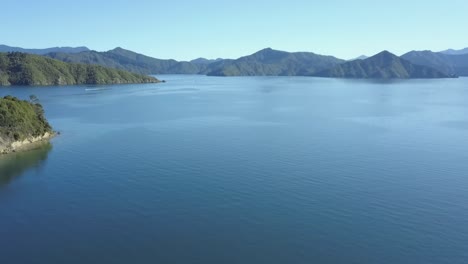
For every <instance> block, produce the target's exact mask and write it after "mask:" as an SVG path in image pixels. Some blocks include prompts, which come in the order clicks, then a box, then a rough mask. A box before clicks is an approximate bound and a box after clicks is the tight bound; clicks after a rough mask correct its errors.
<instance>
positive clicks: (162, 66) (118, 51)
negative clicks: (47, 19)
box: [46, 48, 207, 74]
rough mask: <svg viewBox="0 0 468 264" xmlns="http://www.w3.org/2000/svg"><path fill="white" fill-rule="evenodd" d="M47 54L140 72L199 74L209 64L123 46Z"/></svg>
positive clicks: (58, 58)
mask: <svg viewBox="0 0 468 264" xmlns="http://www.w3.org/2000/svg"><path fill="white" fill-rule="evenodd" d="M46 56H48V57H50V58H54V59H57V60H61V61H64V62H73V63H84V64H96V65H101V66H105V67H110V68H114V69H120V70H125V71H130V72H134V73H139V74H198V73H200V72H201V71H202V70H203V69H205V68H206V65H207V64H199V63H191V62H186V61H185V62H184V61H183V62H178V61H176V60H161V59H155V58H151V57H148V56H145V55H142V54H138V53H135V52H133V51H129V50H125V49H122V48H115V49H113V50H109V51H105V52H98V51H85V52H80V53H73V54H71V53H63V52H62V53H49V54H47V55H46Z"/></svg>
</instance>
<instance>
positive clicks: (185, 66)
mask: <svg viewBox="0 0 468 264" xmlns="http://www.w3.org/2000/svg"><path fill="white" fill-rule="evenodd" d="M0 47H1V48H3V50H0V51H17V50H18V49H19V50H20V51H22V52H26V53H40V54H42V55H44V56H47V57H50V58H54V59H58V60H61V61H64V62H73V63H83V64H96V65H101V66H105V67H111V68H116V69H120V70H125V71H130V72H134V73H139V74H204V75H209V76H267V75H275V76H281V75H283V76H322V77H342V78H444V77H455V76H468V48H466V49H463V50H446V51H442V52H432V51H411V52H408V53H406V54H404V55H402V56H401V57H398V56H395V55H393V54H391V53H389V52H382V53H379V54H377V55H375V56H372V57H367V56H364V55H362V56H360V57H358V58H356V59H353V60H350V61H345V60H342V59H339V58H336V57H333V56H324V55H319V54H315V53H311V52H285V51H279V50H274V49H271V48H267V49H263V50H260V51H258V52H255V53H253V54H251V55H248V56H244V57H241V58H238V59H215V60H209V59H205V58H198V59H194V60H191V61H176V60H172V59H168V60H164V59H156V58H152V57H149V56H145V55H143V54H139V53H136V52H133V51H130V50H125V49H123V48H115V49H113V50H109V51H105V52H98V51H93V50H89V49H88V48H86V47H78V48H66V47H65V48H50V49H42V50H40V49H21V48H13V47H8V46H4V45H0ZM8 48H10V50H8ZM51 50H52V51H51ZM46 51H49V52H48V53H44V52H46Z"/></svg>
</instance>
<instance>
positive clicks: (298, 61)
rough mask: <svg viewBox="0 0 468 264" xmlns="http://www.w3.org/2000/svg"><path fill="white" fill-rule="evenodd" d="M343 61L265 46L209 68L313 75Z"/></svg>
mask: <svg viewBox="0 0 468 264" xmlns="http://www.w3.org/2000/svg"><path fill="white" fill-rule="evenodd" d="M342 62H344V61H343V60H340V59H337V58H335V57H331V56H323V55H317V54H314V53H311V52H294V53H290V52H285V51H278V50H273V49H270V48H268V49H263V50H261V51H259V52H256V53H254V54H252V55H249V56H245V57H242V58H239V59H237V60H230V61H228V60H226V61H220V62H215V63H213V64H211V65H210V66H209V67H208V69H207V74H208V75H211V76H259V75H271V76H309V75H312V74H313V73H315V72H317V71H320V70H324V69H327V68H331V67H333V66H335V65H337V64H339V63H342Z"/></svg>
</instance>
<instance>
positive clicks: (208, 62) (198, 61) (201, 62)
mask: <svg viewBox="0 0 468 264" xmlns="http://www.w3.org/2000/svg"><path fill="white" fill-rule="evenodd" d="M222 60H223V59H221V58H217V59H215V60H209V59H205V58H198V59H194V60H191V61H190V62H191V63H194V64H205V65H206V64H210V63H213V62H217V61H222Z"/></svg>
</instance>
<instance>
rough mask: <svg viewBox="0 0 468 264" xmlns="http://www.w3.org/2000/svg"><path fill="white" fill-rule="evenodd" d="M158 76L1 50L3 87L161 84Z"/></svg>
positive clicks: (1, 84)
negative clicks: (2, 51)
mask: <svg viewBox="0 0 468 264" xmlns="http://www.w3.org/2000/svg"><path fill="white" fill-rule="evenodd" d="M158 82H160V81H159V80H158V79H156V78H154V77H151V76H146V75H141V74H137V73H132V72H127V71H123V70H117V69H112V68H107V67H103V66H99V65H92V64H78V63H68V62H63V61H59V60H55V59H51V58H46V57H43V56H39V55H33V54H26V53H20V52H9V53H0V86H9V85H73V84H130V83H158Z"/></svg>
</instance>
